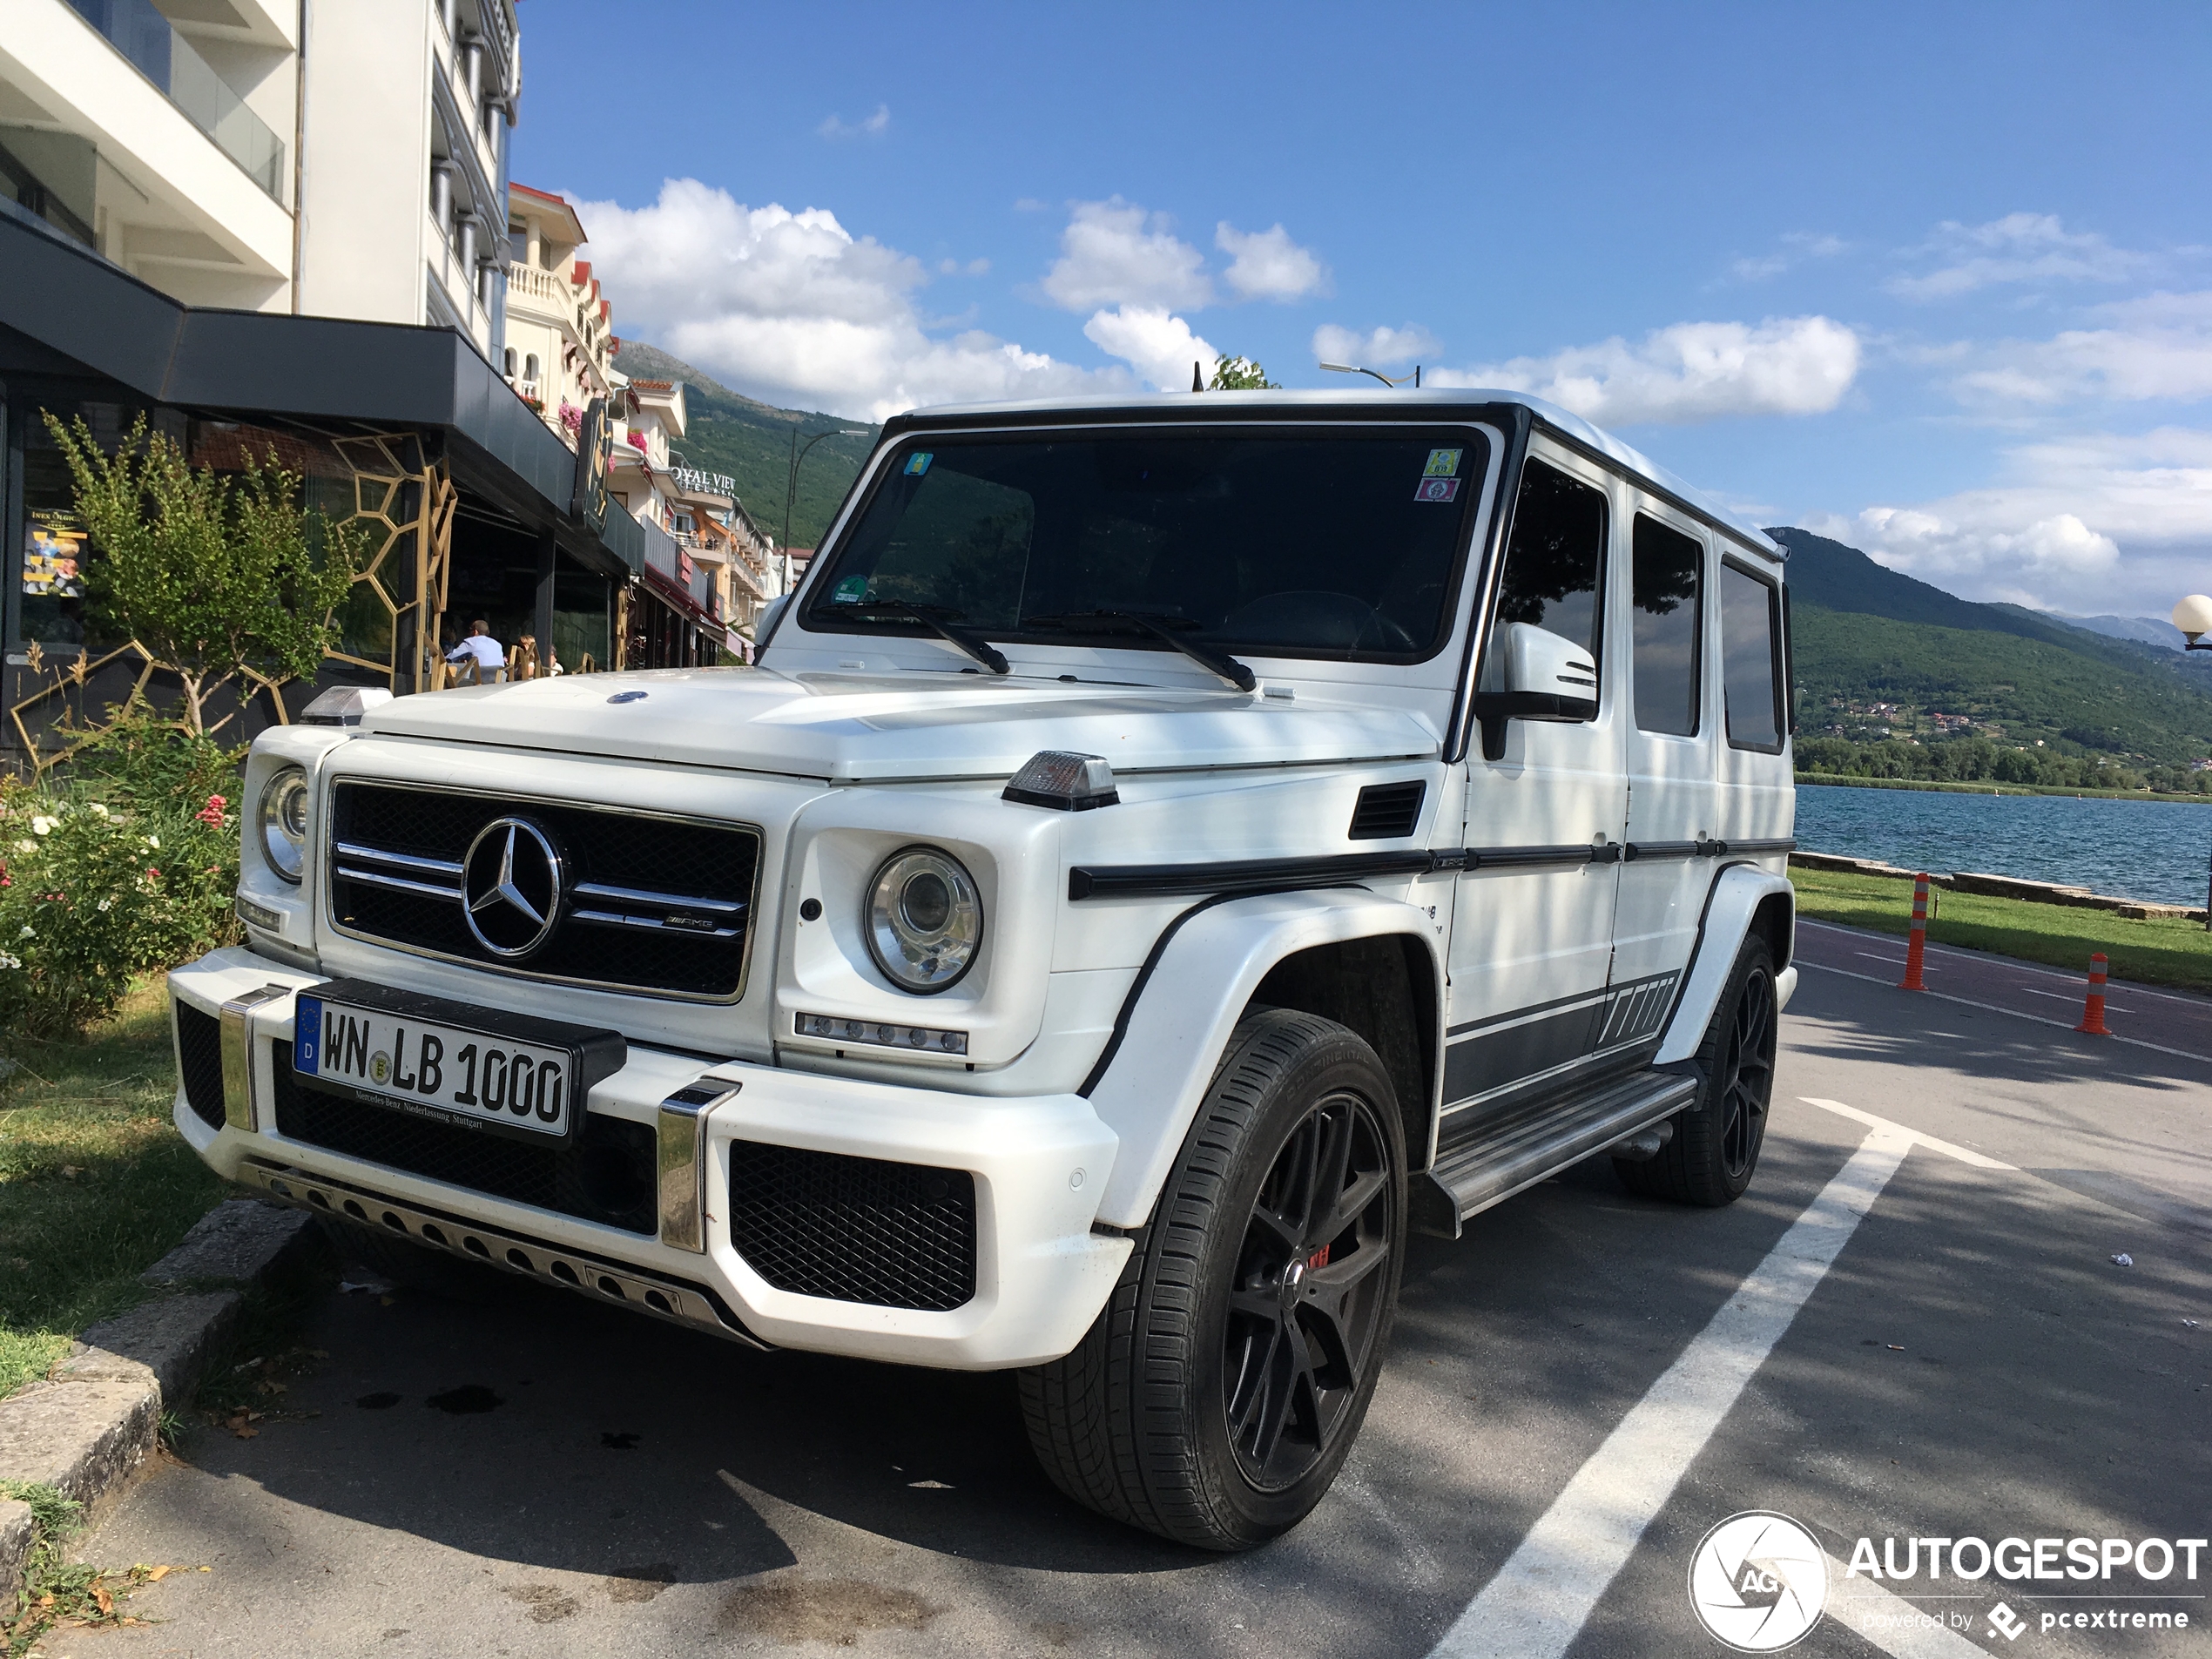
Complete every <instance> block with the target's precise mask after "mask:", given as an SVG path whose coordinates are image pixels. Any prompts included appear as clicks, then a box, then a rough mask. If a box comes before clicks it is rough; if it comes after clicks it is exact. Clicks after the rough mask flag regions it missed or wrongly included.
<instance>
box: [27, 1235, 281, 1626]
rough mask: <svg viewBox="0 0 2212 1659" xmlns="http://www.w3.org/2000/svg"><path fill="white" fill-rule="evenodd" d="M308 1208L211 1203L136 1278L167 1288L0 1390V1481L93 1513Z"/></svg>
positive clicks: (110, 1495)
mask: <svg viewBox="0 0 2212 1659" xmlns="http://www.w3.org/2000/svg"><path fill="white" fill-rule="evenodd" d="M313 1226H314V1217H313V1216H310V1215H307V1214H306V1213H305V1212H303V1211H297V1210H289V1209H283V1208H280V1207H279V1206H277V1205H274V1204H263V1203H261V1202H260V1200H259V1199H254V1198H238V1199H233V1200H231V1201H229V1202H228V1203H225V1204H218V1205H216V1206H215V1208H214V1209H212V1210H211V1211H208V1213H207V1214H206V1215H205V1216H203V1217H200V1219H199V1221H198V1222H197V1223H196V1224H194V1225H193V1227H192V1231H190V1232H188V1233H186V1234H185V1238H184V1242H183V1243H182V1244H179V1245H178V1246H177V1248H176V1249H174V1250H172V1251H170V1252H169V1253H168V1254H167V1255H166V1256H164V1257H163V1258H161V1259H160V1260H159V1261H158V1262H156V1263H155V1264H153V1265H152V1267H150V1268H148V1269H147V1270H146V1271H145V1272H144V1273H143V1274H141V1275H140V1276H139V1279H140V1282H141V1283H142V1284H145V1285H147V1286H149V1287H150V1288H152V1289H155V1290H159V1291H168V1292H171V1293H170V1294H167V1295H163V1296H157V1297H156V1298H153V1299H152V1300H151V1301H148V1302H143V1303H141V1304H139V1305H138V1306H137V1307H134V1308H132V1309H131V1310H130V1311H129V1312H125V1313H121V1314H118V1315H117V1316H116V1317H115V1318H112V1319H106V1320H103V1321H102V1322H101V1323H100V1324H98V1325H93V1326H91V1328H90V1329H89V1330H87V1331H86V1332H84V1335H83V1337H82V1338H80V1339H78V1342H77V1343H76V1344H75V1345H73V1346H72V1347H71V1351H70V1357H69V1358H68V1359H65V1360H64V1361H63V1362H62V1364H61V1365H60V1366H58V1367H57V1369H56V1371H55V1372H54V1374H53V1376H52V1377H51V1378H50V1379H47V1380H46V1381H44V1382H38V1383H32V1384H31V1385H30V1386H28V1387H25V1388H24V1389H21V1390H19V1391H18V1392H17V1393H14V1394H12V1395H10V1396H9V1398H7V1399H4V1400H0V1480H27V1481H37V1482H41V1483H43V1484H44V1485H47V1486H51V1487H56V1488H57V1489H58V1490H60V1491H61V1492H62V1493H64V1494H66V1495H67V1496H69V1497H71V1498H73V1499H75V1500H76V1501H78V1503H80V1504H82V1505H83V1506H84V1513H85V1518H86V1519H87V1520H88V1521H89V1520H92V1519H94V1518H96V1517H97V1516H98V1514H99V1513H100V1512H101V1511H103V1510H105V1508H107V1507H109V1506H110V1505H111V1503H112V1501H114V1500H115V1498H116V1497H118V1495H119V1494H121V1493H122V1491H123V1489H124V1488H125V1486H126V1485H128V1484H129V1482H130V1480H131V1478H132V1476H133V1475H135V1474H138V1471H139V1470H140V1469H141V1468H142V1467H145V1461H146V1459H147V1458H148V1457H149V1456H150V1455H151V1454H152V1452H153V1448H154V1447H155V1446H156V1444H157V1443H158V1440H159V1438H160V1429H161V1416H162V1413H164V1412H165V1411H179V1410H182V1409H183V1408H184V1406H185V1405H186V1404H187V1403H188V1402H189V1401H190V1399H192V1391H193V1389H194V1388H196V1387H197V1386H199V1379H200V1378H201V1376H202V1375H203V1374H204V1373H205V1372H206V1368H207V1365H208V1361H209V1360H210V1359H212V1357H213V1356H214V1354H215V1353H216V1352H219V1349H220V1347H221V1345H222V1344H223V1343H224V1342H226V1341H227V1340H228V1339H229V1338H230V1335H231V1333H232V1332H233V1331H234V1330H235V1329H236V1328H237V1325H238V1320H239V1313H240V1312H241V1311H242V1310H243V1309H244V1307H245V1305H246V1298H245V1297H244V1296H243V1295H242V1294H241V1291H243V1290H245V1289H246V1288H247V1287H250V1286H252V1285H256V1284H259V1283H260V1282H261V1281H262V1280H263V1279H265V1278H267V1277H268V1276H269V1275H270V1274H271V1273H273V1271H276V1270H277V1269H278V1268H280V1267H281V1266H284V1265H286V1264H289V1263H291V1262H293V1261H295V1260H297V1259H299V1258H300V1257H301V1256H302V1255H303V1254H305V1252H306V1251H307V1249H308V1248H309V1236H310V1230H311V1229H312V1228H313ZM30 1545H31V1527H30V1506H29V1505H28V1504H23V1503H17V1502H14V1501H0V1604H6V1603H9V1602H12V1600H13V1598H14V1596H15V1594H16V1591H17V1588H19V1587H20V1586H21V1584H22V1582H23V1573H24V1562H25V1561H26V1560H27V1559H28V1558H29V1555H30Z"/></svg>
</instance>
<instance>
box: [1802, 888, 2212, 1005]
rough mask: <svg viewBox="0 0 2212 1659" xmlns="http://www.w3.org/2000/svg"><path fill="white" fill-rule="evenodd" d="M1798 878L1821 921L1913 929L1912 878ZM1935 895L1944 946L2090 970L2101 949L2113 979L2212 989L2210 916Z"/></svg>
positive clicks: (1931, 931)
mask: <svg viewBox="0 0 2212 1659" xmlns="http://www.w3.org/2000/svg"><path fill="white" fill-rule="evenodd" d="M1790 880H1791V885H1793V886H1794V887H1796V888H1797V914H1799V915H1801V916H1804V917H1807V918H1809V919H1811V920H1812V921H1834V922H1841V923H1843V924H1844V925H1845V926H1847V927H1868V928H1871V929H1873V930H1874V931H1876V932H1878V933H1885V934H1902V933H1906V932H1909V931H1910V930H1911V928H1912V883H1911V882H1910V881H1893V880H1884V879H1883V878H1881V877H1879V876H1867V875H1847V874H1844V873H1842V872H1841V871H1835V870H1804V869H1798V868H1797V867H1791V871H1790ZM1929 897H1930V898H1931V899H1932V900H1933V903H1932V909H1933V910H1934V912H1935V914H1934V915H1933V916H1932V917H1931V918H1930V919H1929V921H1928V938H1929V939H1930V940H1931V941H1932V942H1934V943H1936V944H1939V945H1957V946H1959V947H1962V948H1966V949H1968V950H1986V951H1993V952H1995V953H1997V954H1999V955H2002V956H2017V957H2019V958H2020V959H2021V960H2022V961H2031V962H2048V963H2049V964H2050V965H2051V966H2052V967H2054V968H2072V969H2074V971H2076V972H2077V973H2080V974H2083V975H2085V976H2086V975H2087V973H2088V971H2089V957H2090V955H2091V954H2092V953H2093V952H2096V951H2102V952H2104V954H2106V956H2107V957H2108V958H2110V959H2111V973H2112V975H2113V977H2114V979H2127V980H2134V981H2136V982H2137V983H2138V984H2141V985H2175V986H2179V987H2181V988H2182V989H2184V990H2190V991H2212V934H2208V933H2207V932H2205V930H2204V924H2203V923H2202V922H2198V921H2182V920H2180V919H2178V918H2175V919H2172V920H2167V921H2130V920H2128V918H2126V917H2124V916H2115V915H2114V914H2112V912H2110V911H2109V910H2077V909H2075V908H2074V907H2072V906H2070V905H2054V904H2030V903H2028V902H2027V901H2026V900H2020V899H1993V898H1988V897H1986V896H1984V895H1983V894H1978V893H1944V892H1942V891H1940V890H1939V889H1937V888H1931V889H1930V890H1929Z"/></svg>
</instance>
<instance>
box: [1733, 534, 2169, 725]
mask: <svg viewBox="0 0 2212 1659" xmlns="http://www.w3.org/2000/svg"><path fill="white" fill-rule="evenodd" d="M1767 533H1768V534H1769V535H1770V536H1773V537H1774V538H1775V540H1776V541H1777V542H1780V543H1782V544H1783V545H1784V546H1785V547H1786V548H1788V549H1789V550H1790V569H1789V583H1790V592H1791V616H1792V620H1793V623H1794V625H1795V631H1796V633H1795V638H1796V659H1797V662H1796V665H1797V694H1798V704H1797V709H1798V713H1797V718H1798V728H1799V732H1800V733H1801V735H1802V736H1803V737H1804V738H1846V739H1850V740H1853V741H1857V742H1862V743H1866V742H1875V741H1879V740H1881V739H1883V738H1890V737H1895V738H1917V739H1919V742H1920V743H1921V744H1922V745H1930V744H1933V743H1937V742H1941V741H1959V740H1962V739H1972V738H1980V739H1983V740H1985V741H1986V742H1988V743H1992V744H1994V745H1999V746H2000V747H2015V746H2018V747H2031V748H2032V747H2034V746H2036V745H2038V744H2039V742H2040V744H2041V745H2043V746H2044V747H2045V748H2046V749H2047V750H2055V751H2057V752H2060V753H2067V754H2087V755H2108V756H2112V757H2114V758H2116V759H2128V760H2132V761H2134V762H2136V763H2137V764H2139V765H2140V764H2141V763H2144V762H2149V763H2152V764H2155V765H2180V764H2183V763H2186V762H2188V761H2189V760H2193V759H2202V758H2203V757H2204V756H2206V755H2208V754H2212V694H2208V692H2212V679H2208V678H2207V675H2206V673H2205V671H2204V669H2203V667H2202V665H2201V664H2200V662H2199V661H2198V660H2197V659H2195V658H2188V657H2185V656H2184V655H2183V654H2182V653H2181V652H2178V651H2170V650H2167V649H2164V648H2162V647H2161V646H2157V645H2152V644H2145V643H2143V642H2141V641H2138V640H2132V639H2116V638H2111V637H2106V636H2105V635H2102V634H2099V633H2094V632H2092V631H2088V630H2087V629H2082V628H2077V627H2074V626H2072V625H2071V624H2068V623H2066V622H2064V621H2061V620H2060V619H2058V618H2055V617H2045V616H2043V615H2040V613H2038V612H2035V611H2032V610H2024V609H2022V608H2021V607H2020V606H2017V605H2001V604H1974V603H1973V602H1972V601H1970V600H1966V599H1961V598H1959V597H1957V596H1956V595H1953V594H1949V593H1946V592H1945V591H1944V590H1942V589H1940V588H1938V587H1933V586H1932V585H1930V584H1929V583H1925V582H1921V581H1919V580H1917V579H1915V578H1914V577H1909V576H1905V575H1904V574H1902V573H1901V572H1899V571H1896V570H1885V569H1884V568H1883V567H1882V566H1881V565H1878V564H1877V563H1874V561H1873V560H1871V559H1870V558H1868V557H1867V556H1866V555H1865V554H1864V553H1862V552H1861V551H1859V550H1858V549H1857V548H1854V547H1847V546H1845V545H1844V543H1841V542H1835V541H1831V540H1829V539H1828V538H1827V537H1825V536H1815V535H1813V534H1812V533H1811V532H1810V531H1807V530H1801V529H1794V528H1791V527H1787V526H1784V527H1782V528H1779V529H1771V530H1770V531H1768V532H1767ZM1938 714H1943V715H1946V716H1951V717H1954V718H1955V717H1962V716H1963V717H1965V718H1966V719H1967V720H1970V721H1971V722H1973V724H1972V725H1970V726H1967V727H1964V728H1960V727H1959V726H1957V725H1955V724H1950V725H1939V724H1938V723H1937V721H1936V720H1935V718H1933V717H1934V716H1936V715H1938Z"/></svg>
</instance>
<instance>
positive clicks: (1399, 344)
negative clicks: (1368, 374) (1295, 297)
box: [1313, 322, 1443, 368]
mask: <svg viewBox="0 0 2212 1659" xmlns="http://www.w3.org/2000/svg"><path fill="white" fill-rule="evenodd" d="M1441 349H1443V348H1442V347H1440V346H1439V345H1438V344H1437V341H1436V336H1435V335H1433V334H1430V333H1429V331H1428V330H1427V329H1426V328H1423V327H1420V325H1419V324H1418V323H1410V322H1409V323H1407V324H1406V326H1405V327H1403V328H1389V327H1383V328H1370V329H1369V330H1368V331H1367V332H1366V334H1360V333H1359V331H1358V330H1356V329H1352V328H1343V327H1339V326H1338V325H1337V324H1335V323H1332V322H1325V323H1323V324H1322V325H1321V326H1320V327H1318V328H1316V329H1315V330H1314V331H1313V355H1314V357H1315V358H1316V359H1317V360H1318V361H1321V362H1324V363H1349V364H1351V365H1352V368H1375V367H1376V366H1378V365H1382V366H1385V367H1386V366H1388V365H1389V364H1392V363H1410V362H1412V361H1413V360H1414V359H1415V358H1416V357H1433V356H1434V355H1435V354H1437V353H1438V352H1439V351H1440V350H1441Z"/></svg>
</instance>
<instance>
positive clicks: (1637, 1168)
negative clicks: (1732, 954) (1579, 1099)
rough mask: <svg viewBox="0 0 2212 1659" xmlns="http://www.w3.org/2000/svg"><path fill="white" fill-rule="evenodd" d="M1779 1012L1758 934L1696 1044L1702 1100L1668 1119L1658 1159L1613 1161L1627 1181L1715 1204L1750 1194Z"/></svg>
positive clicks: (1680, 1199) (1633, 1186)
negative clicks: (1669, 1128) (1668, 1128)
mask: <svg viewBox="0 0 2212 1659" xmlns="http://www.w3.org/2000/svg"><path fill="white" fill-rule="evenodd" d="M1780 1013H1781V1010H1780V1008H1779V1006H1778V1004H1777V1001H1776V999H1775V988H1774V957H1773V954H1771V953H1770V951H1769V949H1768V948H1767V942H1766V941H1765V940H1764V939H1763V938H1761V937H1760V936H1759V935H1758V934H1751V935H1750V937H1749V938H1747V939H1745V940H1744V941H1743V946H1742V948H1740V949H1739V950H1738V951H1737V954H1736V964H1735V966H1734V967H1733V968H1731V969H1730V973H1729V977H1728V984H1727V987H1726V988H1725V989H1724V990H1723V992H1722V994H1721V999H1720V1004H1719V1006H1718V1007H1716V1008H1715V1009H1714V1010H1713V1017H1712V1020H1711V1022H1710V1023H1709V1024H1708V1025H1707V1026H1706V1028H1705V1037H1704V1041H1703V1042H1701V1043H1699V1044H1698V1047H1697V1062H1696V1063H1697V1069H1698V1073H1699V1075H1700V1076H1703V1078H1704V1080H1705V1081H1704V1086H1703V1088H1702V1089H1699V1091H1698V1096H1697V1103H1696V1105H1694V1106H1692V1107H1691V1108H1690V1109H1689V1110H1688V1111H1685V1112H1681V1113H1678V1114H1676V1116H1674V1117H1672V1118H1670V1119H1669V1123H1672V1124H1673V1126H1674V1133H1673V1135H1672V1136H1671V1137H1670V1138H1669V1140H1668V1142H1667V1143H1666V1144H1665V1145H1663V1146H1662V1147H1661V1148H1660V1149H1659V1155H1658V1156H1657V1157H1652V1158H1645V1159H1641V1160H1635V1161H1631V1160H1629V1159H1627V1158H1620V1157H1616V1158H1615V1159H1614V1160H1613V1168H1614V1170H1615V1172H1616V1173H1617V1174H1618V1175H1619V1176H1620V1177H1621V1184H1622V1185H1623V1186H1625V1187H1627V1188H1628V1189H1629V1191H1631V1192H1641V1193H1645V1194H1647V1195H1649V1197H1655V1198H1672V1199H1674V1200H1675V1201H1676V1203H1678V1204H1698V1205H1702V1206H1703V1207H1706V1208H1709V1209H1716V1208H1718V1207H1719V1206H1720V1205H1722V1204H1733V1203H1735V1202H1736V1200H1737V1199H1738V1198H1740V1197H1743V1191H1744V1189H1745V1188H1747V1187H1749V1186H1750V1184H1751V1174H1752V1171H1753V1170H1757V1168H1758V1165H1759V1149H1760V1147H1761V1146H1762V1145H1764V1143H1765V1141H1766V1120H1767V1107H1768V1105H1769V1103H1770V1102H1771V1101H1772V1099H1773V1098H1774V1052H1775V1044H1776V1042H1777V1037H1778V1035H1779V1033H1780V1027H1781V1019H1780Z"/></svg>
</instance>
